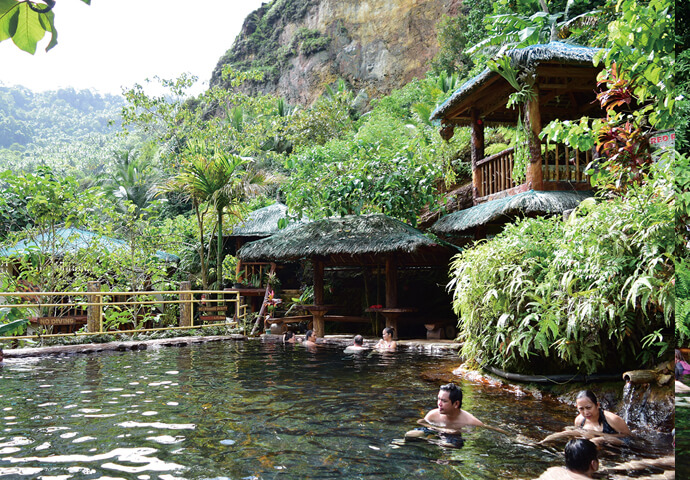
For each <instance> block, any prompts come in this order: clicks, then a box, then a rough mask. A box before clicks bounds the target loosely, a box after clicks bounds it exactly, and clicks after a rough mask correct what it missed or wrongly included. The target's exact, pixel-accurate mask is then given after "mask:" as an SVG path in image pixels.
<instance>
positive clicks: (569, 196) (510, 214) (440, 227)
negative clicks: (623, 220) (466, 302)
mask: <svg viewBox="0 0 690 480" xmlns="http://www.w3.org/2000/svg"><path fill="white" fill-rule="evenodd" d="M591 196H592V192H591V191H584V192H583V191H568V192H539V191H534V190H530V191H528V192H523V193H519V194H517V195H513V196H507V197H504V198H500V199H498V200H491V201H488V202H484V203H480V204H479V205H475V206H474V207H471V208H467V209H465V210H460V211H458V212H454V213H451V214H450V215H446V216H445V217H441V218H440V219H439V220H438V221H437V222H436V223H435V224H434V225H433V226H432V227H431V231H432V232H434V233H436V234H438V235H453V234H461V233H462V232H465V231H467V230H470V229H472V228H475V227H480V226H485V225H487V224H490V223H505V222H507V221H510V220H512V219H513V218H515V217H528V216H541V215H556V214H561V213H563V212H565V211H566V210H571V209H573V208H575V207H577V206H578V205H579V204H580V202H582V201H583V200H584V199H585V198H588V197H591Z"/></svg>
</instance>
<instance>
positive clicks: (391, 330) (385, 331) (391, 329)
mask: <svg viewBox="0 0 690 480" xmlns="http://www.w3.org/2000/svg"><path fill="white" fill-rule="evenodd" d="M393 332H394V330H393V327H386V328H384V329H383V333H390V334H391V336H392V335H393Z"/></svg>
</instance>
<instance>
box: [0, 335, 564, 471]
mask: <svg viewBox="0 0 690 480" xmlns="http://www.w3.org/2000/svg"><path fill="white" fill-rule="evenodd" d="M457 364H458V360H457V358H456V357H455V356H453V355H441V356H426V355H419V354H414V353H408V352H404V351H403V352H396V353H392V354H375V353H371V352H369V353H365V354H359V355H355V356H352V355H345V354H343V353H342V348H337V347H323V348H320V349H319V350H318V351H317V352H316V353H310V352H307V351H306V350H305V349H304V348H302V347H299V346H283V345H281V344H268V343H260V342H258V341H246V342H241V341H240V342H214V343H207V344H199V345H192V346H185V347H165V348H157V349H149V350H144V351H128V352H112V353H105V354H98V355H72V356H64V357H52V358H40V359H32V360H20V359H17V360H12V361H9V362H6V365H5V366H4V367H3V368H0V411H2V417H3V428H2V432H0V477H1V476H3V475H4V476H8V477H9V478H41V477H43V478H51V479H57V478H59V479H61V480H62V479H67V478H74V479H91V478H111V479H112V478H124V479H140V480H148V479H158V478H159V479H162V480H174V479H182V478H184V479H283V478H284V479H308V478H311V479H329V478H333V479H336V478H337V479H400V478H405V477H411V478H423V479H424V478H428V479H432V478H433V479H450V478H453V479H458V478H460V479H473V480H474V479H492V480H493V479H496V478H501V477H502V478H533V477H536V476H538V475H539V474H540V473H541V472H542V471H543V470H545V469H546V468H547V467H549V466H552V465H558V464H561V462H562V460H561V458H560V457H559V455H558V454H557V452H555V451H552V450H549V449H545V448H541V447H535V446H530V445H529V444H528V443H527V442H525V441H524V440H520V438H522V437H518V434H521V435H524V436H527V437H530V438H536V439H540V438H543V437H544V436H546V435H548V434H549V433H553V432H555V431H558V430H561V429H562V428H563V426H565V425H566V424H569V423H570V422H572V418H573V410H572V408H568V407H567V406H564V405H562V404H560V403H558V402H549V401H540V400H538V399H536V398H535V397H533V396H531V395H524V396H515V394H512V393H508V392H505V391H503V390H501V389H498V388H495V387H486V386H481V385H476V384H470V383H464V384H463V385H462V387H463V391H464V394H465V400H464V402H463V408H465V409H466V410H468V411H470V412H472V413H473V414H474V415H475V416H476V417H477V418H479V419H480V420H483V421H485V422H487V423H490V424H492V425H496V426H500V427H502V428H504V429H506V430H509V431H510V432H512V433H514V435H510V436H506V435H501V434H497V433H494V432H491V431H489V430H484V429H477V430H474V431H472V432H468V433H467V434H465V445H464V447H463V448H462V449H451V448H443V447H439V446H436V445H431V444H428V443H426V442H421V441H417V442H407V443H403V444H399V443H400V442H399V441H398V439H401V438H403V435H404V432H405V431H406V430H409V429H412V428H414V427H415V426H416V424H415V422H416V420H417V419H418V418H421V416H423V415H424V413H426V411H427V410H429V409H430V408H433V407H434V406H435V399H436V394H437V391H438V384H434V383H430V382H428V381H426V380H424V379H423V376H424V372H428V371H438V370H439V369H440V370H449V369H451V368H452V367H454V366H457Z"/></svg>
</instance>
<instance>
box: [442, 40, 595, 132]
mask: <svg viewBox="0 0 690 480" xmlns="http://www.w3.org/2000/svg"><path fill="white" fill-rule="evenodd" d="M598 51H599V49H596V48H590V47H583V46H579V45H572V44H567V43H563V42H551V43H548V44H540V45H531V46H529V47H525V48H518V49H513V50H508V51H507V52H506V55H507V56H508V57H509V58H510V60H511V65H512V66H513V67H518V68H519V69H521V70H523V71H531V72H533V73H534V74H535V84H536V85H538V88H539V104H540V110H541V120H542V122H543V123H548V122H550V121H551V120H553V119H556V118H558V119H561V120H568V119H577V118H580V117H581V116H583V115H587V114H588V113H589V112H590V111H593V110H594V111H596V110H597V109H598V106H597V105H596V104H592V100H594V98H595V93H594V86H595V85H596V77H597V74H598V72H599V71H600V70H601V68H602V67H601V66H598V67H595V66H594V56H595V54H596V53H597V52H598ZM513 92H515V89H514V88H513V87H512V86H511V85H510V84H509V83H508V81H507V80H505V79H504V78H503V77H502V76H501V75H500V74H498V73H496V72H494V71H492V70H490V69H488V68H486V69H485V70H484V71H482V72H481V73H480V74H479V75H477V76H476V77H474V78H471V79H470V80H468V81H467V82H465V83H464V84H463V85H461V86H460V88H458V89H457V90H456V91H455V92H454V93H453V95H451V96H450V98H448V100H446V101H445V102H444V103H443V104H442V105H441V106H439V107H438V108H437V109H436V110H435V111H434V112H433V113H432V115H431V120H441V121H442V123H444V124H453V125H470V124H471V123H472V114H471V112H470V110H472V109H474V110H476V111H477V112H478V113H479V117H480V118H481V119H482V121H483V122H484V124H486V125H497V124H498V125H501V124H509V125H515V122H516V120H517V115H518V113H519V109H513V108H507V107H506V102H507V99H508V96H509V95H510V94H511V93H513ZM599 112H600V111H599ZM600 113H601V112H600ZM601 116H603V113H602V115H601Z"/></svg>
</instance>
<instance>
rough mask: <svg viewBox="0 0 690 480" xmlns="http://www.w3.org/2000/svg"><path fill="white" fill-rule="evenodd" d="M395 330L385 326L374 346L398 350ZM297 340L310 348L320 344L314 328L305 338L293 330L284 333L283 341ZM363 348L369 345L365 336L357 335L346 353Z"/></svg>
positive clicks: (381, 349) (375, 347) (293, 341)
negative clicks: (394, 336)
mask: <svg viewBox="0 0 690 480" xmlns="http://www.w3.org/2000/svg"><path fill="white" fill-rule="evenodd" d="M394 332H395V330H394V329H393V327H386V328H384V329H383V332H381V340H379V341H378V343H376V344H375V345H374V347H373V348H374V349H376V350H380V351H394V350H396V349H397V348H398V344H397V343H396V342H395V340H394V339H393V333H394ZM296 342H300V343H301V344H302V345H303V346H305V347H307V348H309V349H312V348H314V347H316V346H317V345H318V339H317V337H316V333H315V332H314V330H307V333H305V334H304V339H298V337H297V336H296V335H295V334H294V333H293V332H289V331H288V332H286V333H285V334H284V335H283V343H288V344H292V343H296ZM361 350H367V347H365V346H364V337H362V336H361V335H355V338H354V339H353V340H352V345H349V346H348V347H346V348H345V353H354V352H358V351H361Z"/></svg>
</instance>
